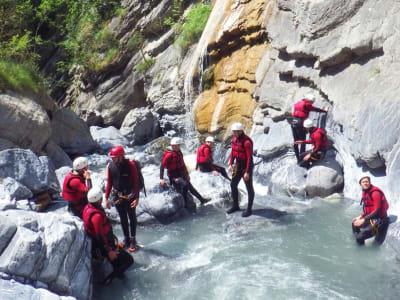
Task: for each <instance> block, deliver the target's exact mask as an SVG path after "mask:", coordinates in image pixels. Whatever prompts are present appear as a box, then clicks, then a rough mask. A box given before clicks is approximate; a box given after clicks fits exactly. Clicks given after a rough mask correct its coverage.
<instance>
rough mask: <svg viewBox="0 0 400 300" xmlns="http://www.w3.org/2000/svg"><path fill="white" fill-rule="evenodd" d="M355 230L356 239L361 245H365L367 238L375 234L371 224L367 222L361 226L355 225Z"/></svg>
mask: <svg viewBox="0 0 400 300" xmlns="http://www.w3.org/2000/svg"><path fill="white" fill-rule="evenodd" d="M353 232H354V233H355V237H356V241H357V243H358V244H359V245H364V244H365V240H366V239H369V238H371V237H373V236H374V233H373V230H372V226H371V224H370V223H369V222H368V223H365V224H364V225H363V226H361V227H356V226H354V225H353Z"/></svg>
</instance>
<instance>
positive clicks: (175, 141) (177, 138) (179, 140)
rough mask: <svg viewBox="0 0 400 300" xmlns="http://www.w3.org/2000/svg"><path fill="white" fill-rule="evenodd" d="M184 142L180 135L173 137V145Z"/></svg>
mask: <svg viewBox="0 0 400 300" xmlns="http://www.w3.org/2000/svg"><path fill="white" fill-rule="evenodd" d="M180 144H182V139H181V138H179V137H173V138H172V139H171V145H180Z"/></svg>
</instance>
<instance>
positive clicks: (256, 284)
mask: <svg viewBox="0 0 400 300" xmlns="http://www.w3.org/2000/svg"><path fill="white" fill-rule="evenodd" d="M256 200H258V201H257V203H258V206H256V207H255V210H254V215H253V216H251V217H250V218H242V217H241V216H240V213H236V214H234V215H233V216H232V215H230V216H228V215H226V214H225V212H224V209H225V208H218V207H214V206H212V205H209V206H204V207H200V208H199V209H198V211H197V213H196V214H195V215H192V216H189V217H185V218H183V219H181V220H178V221H175V222H173V223H171V224H167V225H147V226H140V227H139V228H138V241H139V243H141V244H143V245H144V247H143V248H142V249H139V250H138V251H136V252H135V253H134V254H133V256H134V258H135V265H134V266H133V267H131V268H130V269H129V270H128V271H127V272H126V277H125V278H124V279H122V280H120V279H115V280H114V281H113V283H112V284H111V285H110V286H107V287H103V286H96V285H95V287H94V297H93V299H100V300H101V299H118V300H122V299H207V300H210V299H399V295H400V276H399V275H400V268H399V262H398V261H397V260H396V253H395V252H394V251H393V250H392V249H391V247H390V246H388V244H386V243H384V244H383V245H382V246H378V245H376V244H374V243H368V244H367V246H365V247H359V246H357V245H356V243H355V241H354V239H353V236H352V234H351V226H350V224H351V219H352V217H354V216H356V215H358V214H359V213H360V211H361V208H360V207H359V206H358V205H357V204H356V203H355V202H354V201H350V200H346V199H340V200H339V201H334V202H326V201H323V200H320V199H319V200H313V201H308V202H303V201H300V200H299V201H294V200H287V199H286V200H285V201H286V202H285V201H283V202H282V201H280V200H277V199H272V198H271V199H267V200H265V199H263V200H262V201H260V199H256ZM289 201H292V203H290V202H289ZM260 203H262V207H261V205H260ZM282 203H283V204H282ZM277 208H280V209H277ZM115 227H119V226H115ZM116 230H117V233H118V228H116ZM119 234H120V232H119Z"/></svg>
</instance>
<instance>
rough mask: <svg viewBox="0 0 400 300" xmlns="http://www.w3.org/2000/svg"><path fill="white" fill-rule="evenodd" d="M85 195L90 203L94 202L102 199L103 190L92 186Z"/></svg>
mask: <svg viewBox="0 0 400 300" xmlns="http://www.w3.org/2000/svg"><path fill="white" fill-rule="evenodd" d="M87 197H88V201H89V202H90V203H95V202H97V201H99V200H101V199H103V192H102V191H101V190H100V189H98V188H95V187H94V188H91V189H90V190H89V192H88V195H87Z"/></svg>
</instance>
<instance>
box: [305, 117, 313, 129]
mask: <svg viewBox="0 0 400 300" xmlns="http://www.w3.org/2000/svg"><path fill="white" fill-rule="evenodd" d="M303 126H304V128H311V127H313V126H314V124H313V121H312V120H310V119H306V120H304V123H303Z"/></svg>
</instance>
